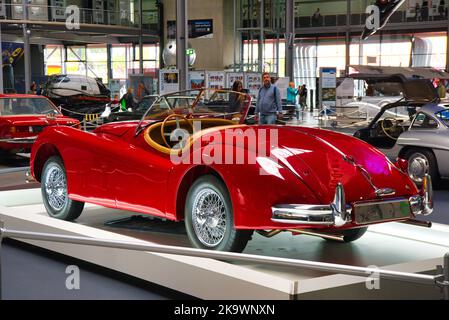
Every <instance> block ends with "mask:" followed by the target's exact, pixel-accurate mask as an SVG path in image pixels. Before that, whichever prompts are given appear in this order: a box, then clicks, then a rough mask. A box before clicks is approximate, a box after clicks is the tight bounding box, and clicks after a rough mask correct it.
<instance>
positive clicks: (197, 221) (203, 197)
mask: <svg viewBox="0 0 449 320" xmlns="http://www.w3.org/2000/svg"><path fill="white" fill-rule="evenodd" d="M192 213H193V216H192V221H193V228H194V230H195V233H196V236H197V237H198V240H200V241H201V243H202V244H204V245H205V246H208V247H215V246H217V245H218V244H219V243H220V242H221V241H222V240H223V238H224V235H225V233H226V207H225V203H224V200H223V199H222V197H221V196H220V195H219V194H218V193H217V192H215V191H214V190H212V189H209V188H207V189H204V190H202V191H201V192H199V193H198V194H197V195H196V197H195V199H194V201H193V211H192Z"/></svg>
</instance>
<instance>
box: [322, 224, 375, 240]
mask: <svg viewBox="0 0 449 320" xmlns="http://www.w3.org/2000/svg"><path fill="white" fill-rule="evenodd" d="M366 230H368V227H362V228H355V229H347V230H342V231H338V232H332V233H329V234H330V235H342V236H343V241H344V242H346V243H347V242H352V241H355V240H357V239H359V238H361V237H362V236H363V235H364V234H365V232H366ZM325 239H326V240H328V241H331V242H340V241H338V240H333V239H327V238H325Z"/></svg>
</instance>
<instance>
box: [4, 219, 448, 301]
mask: <svg viewBox="0 0 449 320" xmlns="http://www.w3.org/2000/svg"><path fill="white" fill-rule="evenodd" d="M3 238H14V239H24V240H25V239H26V240H40V241H51V242H59V243H69V244H79V245H88V246H96V247H107V248H116V249H126V250H137V251H148V252H152V253H165V254H175V255H183V256H191V257H200V258H211V259H218V260H225V261H239V262H251V263H263V264H269V265H275V266H283V267H285V266H287V267H295V268H303V269H308V270H314V271H322V272H336V273H341V274H347V275H354V276H362V277H367V275H370V274H376V275H378V276H379V279H389V280H397V281H403V282H411V283H417V284H423V285H430V286H437V287H439V288H441V289H442V291H443V299H445V300H449V253H447V254H446V255H445V256H444V265H443V266H436V270H437V273H438V274H437V275H426V274H416V273H408V272H400V271H392V270H385V269H377V268H364V267H356V266H348V265H342V264H333V263H324V262H315V261H307V260H295V259H287V258H276V257H264V256H258V255H252V254H241V253H232V252H221V251H211V250H202V249H193V248H184V247H175V246H166V245H156V244H154V245H152V244H143V243H139V242H132V241H115V240H107V239H92V238H86V237H79V236H66V235H57V234H49V233H39V232H29V231H19V230H9V229H6V228H4V227H3V223H2V222H0V299H1V297H2V295H1V294H2V292H1V287H2V285H1V284H2V281H1V244H2V240H3Z"/></svg>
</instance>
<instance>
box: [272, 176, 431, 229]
mask: <svg viewBox="0 0 449 320" xmlns="http://www.w3.org/2000/svg"><path fill="white" fill-rule="evenodd" d="M396 201H397V200H396ZM405 201H407V199H405ZM408 201H409V204H410V213H413V214H414V215H421V214H422V215H429V214H431V213H432V211H433V191H432V181H431V179H430V177H429V176H428V175H426V177H425V178H424V183H423V186H422V189H421V191H420V194H419V195H416V196H413V197H411V198H410V199H408ZM376 203H379V202H376ZM385 203H388V200H387V199H386V200H385ZM271 212H272V218H271V220H272V221H273V222H278V223H285V224H303V225H308V226H327V227H330V226H334V227H342V226H344V225H345V224H348V223H350V222H352V217H351V213H352V207H351V206H348V205H347V204H346V201H345V192H344V189H343V186H342V185H341V184H338V185H337V187H336V188H335V196H334V200H333V201H332V203H331V204H329V205H319V204H318V205H317V204H280V205H276V206H273V207H271ZM410 218H411V217H410Z"/></svg>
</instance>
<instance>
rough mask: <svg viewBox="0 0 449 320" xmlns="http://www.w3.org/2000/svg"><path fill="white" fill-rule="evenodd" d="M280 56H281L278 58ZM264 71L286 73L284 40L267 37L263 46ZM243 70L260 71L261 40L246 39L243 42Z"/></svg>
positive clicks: (280, 74)
mask: <svg viewBox="0 0 449 320" xmlns="http://www.w3.org/2000/svg"><path fill="white" fill-rule="evenodd" d="M278 57H279V58H278ZM262 59H263V64H262V68H263V71H264V72H270V73H276V74H278V75H279V76H281V77H282V76H284V75H285V43H284V41H283V40H280V41H279V42H278V41H277V40H272V39H266V40H265V43H264V46H263V57H262ZM243 71H259V42H258V41H254V40H253V41H244V43H243Z"/></svg>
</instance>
